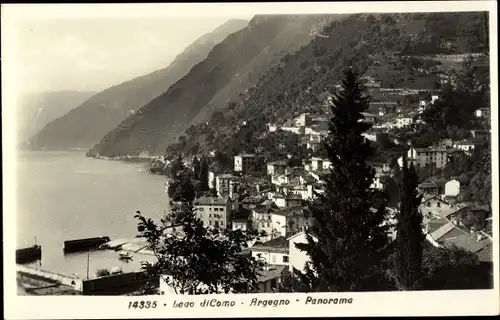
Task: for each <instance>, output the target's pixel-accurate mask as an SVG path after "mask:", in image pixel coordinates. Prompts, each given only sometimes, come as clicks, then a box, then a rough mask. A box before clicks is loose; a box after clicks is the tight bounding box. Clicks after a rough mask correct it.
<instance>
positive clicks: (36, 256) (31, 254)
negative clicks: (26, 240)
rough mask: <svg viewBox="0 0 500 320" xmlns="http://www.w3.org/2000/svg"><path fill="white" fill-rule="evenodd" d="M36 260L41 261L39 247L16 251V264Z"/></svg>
mask: <svg viewBox="0 0 500 320" xmlns="http://www.w3.org/2000/svg"><path fill="white" fill-rule="evenodd" d="M36 260H42V247H41V246H38V245H34V246H32V247H28V248H22V249H18V250H16V263H28V262H33V261H36Z"/></svg>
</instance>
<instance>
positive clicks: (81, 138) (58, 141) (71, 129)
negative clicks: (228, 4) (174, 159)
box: [30, 19, 248, 150]
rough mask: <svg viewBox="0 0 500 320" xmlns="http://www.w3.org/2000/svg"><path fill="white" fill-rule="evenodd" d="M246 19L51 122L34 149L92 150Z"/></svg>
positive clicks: (33, 142)
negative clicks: (112, 130)
mask: <svg viewBox="0 0 500 320" xmlns="http://www.w3.org/2000/svg"><path fill="white" fill-rule="evenodd" d="M247 24H248V21H246V20H238V19H237V20H230V21H228V22H226V23H224V24H223V25H222V26H220V27H218V28H217V29H215V30H214V31H212V32H210V33H207V34H205V35H203V36H201V37H200V38H199V39H198V40H196V41H195V42H194V43H193V44H191V45H190V46H189V47H188V48H186V49H185V50H184V51H183V52H182V53H181V54H179V55H178V56H177V57H176V58H175V59H174V61H173V62H172V63H171V64H170V65H169V66H168V67H167V68H164V69H161V70H158V71H155V72H152V73H150V74H147V75H144V76H140V77H137V78H134V79H132V80H129V81H126V82H124V83H121V84H118V85H115V86H113V87H111V88H108V89H106V90H104V91H102V92H100V93H98V94H96V95H94V96H93V97H91V98H90V99H88V100H87V101H85V102H84V103H83V104H81V105H80V106H79V107H77V108H75V109H73V110H71V111H70V112H68V113H67V114H65V115H64V116H62V117H60V118H58V119H56V120H54V121H52V122H50V123H49V124H47V126H46V127H45V128H44V129H43V130H42V131H41V132H40V133H39V134H37V135H36V136H35V137H33V138H32V139H30V144H31V147H32V148H39V147H41V146H43V147H45V148H46V149H49V150H50V149H69V148H87V149H88V148H90V147H92V146H93V145H94V144H95V143H97V142H98V141H99V139H101V138H102V137H103V136H104V135H105V134H106V133H107V132H108V131H109V130H111V129H113V128H115V127H116V126H117V125H118V124H119V123H120V122H121V121H123V120H124V119H125V118H126V117H127V116H129V115H131V114H134V113H135V112H137V111H138V110H139V109H140V108H141V107H142V106H143V105H145V104H146V103H148V102H149V101H151V100H152V99H154V98H155V97H157V96H159V95H160V94H161V93H163V92H165V90H167V89H168V87H170V86H171V85H172V84H173V83H175V82H176V81H177V80H179V79H180V78H182V77H183V76H185V75H186V74H187V73H188V72H189V71H190V70H191V68H192V67H193V66H194V65H196V64H197V63H199V62H200V61H202V60H203V59H205V58H206V57H207V54H208V53H209V52H210V50H211V49H212V48H213V47H214V46H215V45H216V44H218V43H219V42H221V41H222V40H223V39H224V38H225V37H226V36H227V35H228V34H231V33H233V32H236V31H238V30H240V29H242V28H244V27H245V26H246V25H247Z"/></svg>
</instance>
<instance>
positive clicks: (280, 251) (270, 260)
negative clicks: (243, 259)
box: [250, 237, 289, 266]
mask: <svg viewBox="0 0 500 320" xmlns="http://www.w3.org/2000/svg"><path fill="white" fill-rule="evenodd" d="M288 244H289V243H288V241H287V239H286V238H285V237H277V238H274V239H271V240H269V241H267V242H264V243H262V244H256V245H254V246H253V247H252V248H251V249H250V251H251V252H252V257H254V258H261V259H263V260H265V262H266V263H267V264H270V265H281V266H288V265H289V253H288Z"/></svg>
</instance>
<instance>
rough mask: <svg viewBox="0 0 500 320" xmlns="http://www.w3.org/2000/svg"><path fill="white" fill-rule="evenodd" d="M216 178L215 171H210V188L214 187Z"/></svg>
mask: <svg viewBox="0 0 500 320" xmlns="http://www.w3.org/2000/svg"><path fill="white" fill-rule="evenodd" d="M214 180H215V173H213V172H212V171H210V172H209V173H208V187H209V188H213V185H214ZM216 188H217V186H216Z"/></svg>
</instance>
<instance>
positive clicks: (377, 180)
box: [370, 174, 385, 190]
mask: <svg viewBox="0 0 500 320" xmlns="http://www.w3.org/2000/svg"><path fill="white" fill-rule="evenodd" d="M384 183H385V175H381V174H375V177H374V178H373V183H372V184H371V185H370V188H372V189H377V190H384Z"/></svg>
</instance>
